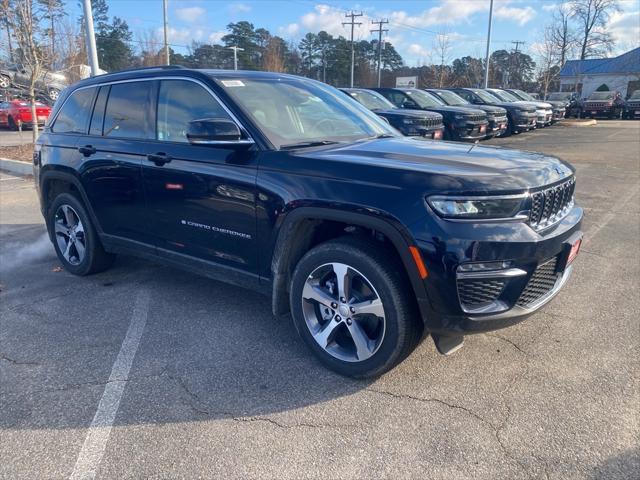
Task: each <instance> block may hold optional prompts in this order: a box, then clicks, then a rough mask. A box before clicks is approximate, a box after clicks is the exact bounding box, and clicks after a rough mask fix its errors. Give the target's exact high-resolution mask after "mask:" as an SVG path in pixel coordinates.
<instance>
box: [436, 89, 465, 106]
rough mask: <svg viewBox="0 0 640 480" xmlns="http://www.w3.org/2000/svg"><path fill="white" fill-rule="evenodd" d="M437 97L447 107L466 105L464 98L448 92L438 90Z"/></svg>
mask: <svg viewBox="0 0 640 480" xmlns="http://www.w3.org/2000/svg"><path fill="white" fill-rule="evenodd" d="M438 97H440V99H442V100H443V101H444V103H446V104H447V105H468V104H469V102H467V101H466V100H465V99H464V98H462V97H461V96H460V95H458V94H457V93H453V92H450V91H448V90H438Z"/></svg>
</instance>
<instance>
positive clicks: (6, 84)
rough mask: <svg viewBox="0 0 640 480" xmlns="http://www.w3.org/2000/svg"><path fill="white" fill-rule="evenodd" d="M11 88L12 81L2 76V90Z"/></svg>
mask: <svg viewBox="0 0 640 480" xmlns="http://www.w3.org/2000/svg"><path fill="white" fill-rule="evenodd" d="M10 86H11V79H10V78H9V77H7V76H6V75H0V88H9V87H10Z"/></svg>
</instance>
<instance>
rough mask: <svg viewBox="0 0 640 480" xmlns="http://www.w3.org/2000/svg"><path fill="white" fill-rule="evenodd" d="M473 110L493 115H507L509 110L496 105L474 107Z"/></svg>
mask: <svg viewBox="0 0 640 480" xmlns="http://www.w3.org/2000/svg"><path fill="white" fill-rule="evenodd" d="M472 108H476V109H479V110H482V111H484V112H486V113H489V114H491V115H506V114H507V110H506V109H504V108H502V107H496V106H494V105H473V107H472Z"/></svg>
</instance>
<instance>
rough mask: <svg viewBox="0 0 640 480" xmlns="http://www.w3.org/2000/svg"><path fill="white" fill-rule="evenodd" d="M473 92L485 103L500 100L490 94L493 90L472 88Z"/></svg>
mask: <svg viewBox="0 0 640 480" xmlns="http://www.w3.org/2000/svg"><path fill="white" fill-rule="evenodd" d="M473 93H475V94H476V95H477V96H479V97H480V98H481V99H482V101H483V102H485V103H496V100H500V99H499V98H498V97H497V96H495V95H492V94H493V92H488V91H486V90H474V91H473Z"/></svg>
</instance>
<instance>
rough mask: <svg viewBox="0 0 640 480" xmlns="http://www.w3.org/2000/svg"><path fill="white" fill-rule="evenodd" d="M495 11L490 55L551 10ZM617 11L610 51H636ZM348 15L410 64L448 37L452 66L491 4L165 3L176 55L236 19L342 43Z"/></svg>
mask: <svg viewBox="0 0 640 480" xmlns="http://www.w3.org/2000/svg"><path fill="white" fill-rule="evenodd" d="M556 1H557V0H556ZM68 3H69V7H72V8H73V6H75V2H72V1H69V2H68ZM107 3H108V4H109V13H110V14H111V15H117V16H120V17H122V18H124V19H125V20H127V22H128V23H129V25H130V26H131V28H132V30H134V31H138V30H157V31H158V32H161V31H162V0H107ZM494 5H495V6H494V28H493V35H492V37H493V41H492V50H495V49H499V48H512V47H513V45H512V43H511V42H512V41H515V40H520V41H524V42H526V43H525V45H524V50H529V49H531V48H532V47H533V48H534V46H535V43H536V42H538V41H540V40H541V36H542V31H543V29H544V26H545V25H546V24H547V23H548V22H549V20H550V17H551V14H552V12H553V10H554V9H555V7H556V4H555V2H554V0H495V2H494ZM620 6H621V8H622V11H621V12H619V13H614V14H613V15H612V17H611V21H610V24H609V26H608V31H610V32H611V33H612V35H613V36H614V38H615V40H616V49H617V52H616V53H621V52H622V51H625V50H629V49H631V48H634V47H637V46H640V0H622V1H621V2H620ZM350 10H354V11H357V12H363V13H364V16H363V17H360V18H359V19H358V21H360V22H363V25H362V26H360V27H358V28H356V38H357V39H371V38H373V36H372V34H371V33H370V30H371V29H372V28H373V27H374V26H373V25H371V20H377V19H380V18H386V19H388V20H389V25H387V27H388V28H389V33H388V35H387V38H388V39H389V40H390V41H391V42H392V43H393V44H394V46H395V47H396V49H397V50H398V51H399V53H400V54H401V55H402V57H403V58H404V60H405V62H406V63H407V64H408V65H410V66H415V65H419V64H421V63H429V62H430V61H431V60H432V59H434V60H435V57H436V55H435V54H434V44H435V38H436V36H437V35H438V34H439V33H442V32H446V33H447V34H448V35H449V38H450V39H451V44H452V49H451V52H450V57H451V58H450V60H452V59H453V58H456V57H460V56H464V55H472V56H477V57H480V56H484V49H485V38H486V31H487V21H488V14H489V0H386V1H378V0H368V1H359V2H349V1H347V0H343V1H324V2H316V1H309V0H290V1H284V0H276V1H273V0H255V1H249V0H247V1H235V2H234V1H231V2H230V1H219V0H189V1H184V0H169V23H170V42H171V43H172V44H174V49H175V50H177V51H185V50H186V46H188V45H189V44H190V43H191V41H192V40H196V41H201V42H213V43H217V42H219V40H220V38H221V37H222V36H223V35H224V34H225V31H224V30H225V26H226V25H227V24H228V23H230V22H237V21H240V20H248V21H250V22H252V23H253V24H254V25H255V26H256V27H264V28H267V29H268V30H269V31H271V32H272V33H273V34H278V35H281V36H283V37H284V38H286V39H291V40H294V41H296V43H297V41H298V40H299V39H300V38H302V36H304V34H305V33H306V32H318V31H320V30H326V31H327V32H329V33H331V34H333V35H343V36H345V37H348V36H349V30H348V27H344V26H342V22H344V21H346V20H347V19H346V18H345V17H344V16H345V13H347V12H348V11H350ZM76 13H77V12H76ZM520 48H522V47H520Z"/></svg>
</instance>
